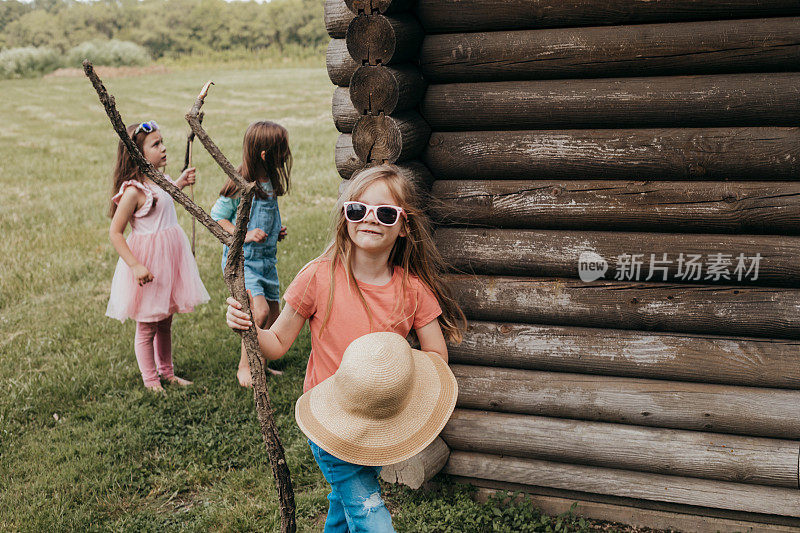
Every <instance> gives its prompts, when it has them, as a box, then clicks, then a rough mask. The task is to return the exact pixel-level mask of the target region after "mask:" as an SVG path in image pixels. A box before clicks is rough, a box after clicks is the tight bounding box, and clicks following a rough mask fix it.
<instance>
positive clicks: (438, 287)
mask: <svg viewBox="0 0 800 533" xmlns="http://www.w3.org/2000/svg"><path fill="white" fill-rule="evenodd" d="M378 181H383V182H384V183H385V184H386V185H387V186H388V187H389V190H390V191H391V193H392V196H394V198H395V201H396V202H397V205H398V206H399V207H402V208H403V209H404V210H405V212H406V215H407V217H408V218H405V219H404V218H402V217H401V219H400V222H399V223H401V224H403V229H404V230H405V234H406V236H399V237H398V238H397V241H396V242H395V244H394V247H393V248H392V251H391V253H390V254H389V263H390V264H391V265H397V266H400V267H402V268H403V280H402V285H401V291H402V292H403V293H404V292H405V290H406V287H407V283H408V276H409V275H410V274H413V275H414V276H416V277H417V278H419V280H420V281H422V283H424V284H425V285H426V286H427V287H428V288H429V289H430V290H431V291H432V292H433V294H434V296H436V300H437V301H438V302H439V306H440V307H441V308H442V314H441V316H440V317H439V325H440V326H441V328H442V332H443V333H444V336H445V338H446V339H447V340H448V341H450V342H453V343H456V344H457V343H460V342H461V339H462V332H463V331H464V330H465V329H466V322H467V321H466V318H465V316H464V313H463V312H462V311H461V308H460V307H459V306H458V304H457V303H456V301H455V300H454V299H453V298H452V296H451V295H450V291H449V289H448V288H447V286H446V285H445V284H444V281H443V274H444V272H445V270H446V267H447V265H446V263H445V261H444V259H442V256H441V255H440V254H439V251H438V250H437V249H436V246H435V244H434V243H433V236H432V232H431V225H430V221H429V220H428V217H427V216H426V215H425V213H424V212H423V211H422V201H421V200H422V199H421V194H420V191H419V190H418V188H417V187H416V185H414V184H413V183H411V182H410V181H409V180H408V179H406V178H405V177H403V175H402V174H401V172H400V169H398V168H397V167H396V166H394V165H380V166H375V167H370V168H367V169H364V170H362V171H361V172H359V173H358V174H357V175H355V176H353V177H352V178H351V179H350V181H349V183H348V186H347V188H346V189H345V190H344V192H342V194H341V196H340V197H339V200H338V201H337V202H336V207H335V208H334V211H333V220H332V228H333V229H332V233H333V235H332V238H331V242H330V243H329V244H328V246H327V248H326V249H325V252H324V253H323V254H322V257H323V258H326V259H328V260H329V261H330V295H329V297H328V305H327V309H326V310H325V317H324V318H323V320H322V327H321V328H320V334H322V332H323V331H324V329H325V325H326V324H327V322H328V318H329V317H330V313H331V309H332V307H333V290H334V274H335V270H336V266H337V264H339V263H341V264H342V266H343V267H344V269H345V273H346V276H347V278H348V280H349V282H350V285H351V287H353V288H354V289H355V291H356V293H357V294H358V296H359V298H360V299H361V303H362V304H363V305H364V309H365V310H366V311H367V316H368V317H369V319H370V322H371V321H372V313H371V312H370V309H369V306H368V305H367V301H366V299H365V298H364V294H363V293H362V292H361V289H360V288H359V287H358V283H357V282H356V278H355V276H354V275H353V270H352V268H351V264H350V262H351V260H352V254H353V243H352V241H351V240H350V236H349V234H348V231H347V220H346V219H345V218H344V209H343V205H344V202H346V201H350V200H357V199H358V198H359V197H360V196H361V194H362V193H363V192H364V191H365V190H366V189H367V187H369V186H370V185H372V184H373V183H376V182H378ZM404 300H405V299H404V298H399V299H398V306H399V307H402V305H403V302H404Z"/></svg>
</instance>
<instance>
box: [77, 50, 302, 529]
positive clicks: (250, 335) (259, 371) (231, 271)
mask: <svg viewBox="0 0 800 533" xmlns="http://www.w3.org/2000/svg"><path fill="white" fill-rule="evenodd" d="M83 70H84V72H85V73H86V76H87V77H88V78H89V79H90V80H91V82H92V85H93V86H94V88H95V91H96V92H97V95H98V97H99V98H100V102H101V103H102V104H103V107H104V108H105V111H106V114H107V115H108V118H109V119H110V120H111V125H112V126H113V128H114V131H116V133H117V135H118V136H119V138H120V139H121V140H122V142H123V143H125V146H126V147H127V148H128V151H129V152H130V154H131V156H132V157H133V159H134V161H136V163H137V164H138V165H139V168H140V169H141V170H142V172H144V173H145V175H147V177H149V178H150V179H152V180H153V181H154V182H155V183H156V184H157V185H158V186H159V187H161V188H162V189H164V190H165V191H166V192H167V193H168V194H169V195H170V196H172V197H173V198H174V199H175V200H176V201H177V202H178V203H180V204H181V205H183V206H184V207H185V208H186V210H187V211H189V213H190V214H191V215H192V216H193V217H194V218H195V219H197V220H199V221H200V223H201V224H203V225H204V226H206V227H207V228H208V230H209V231H211V233H212V234H213V235H214V236H215V237H217V238H218V239H219V240H220V241H221V242H222V243H223V244H226V245H228V247H229V250H228V259H227V263H226V265H225V274H224V278H225V283H226V285H227V286H228V290H230V292H231V294H232V295H233V297H234V298H236V299H237V300H238V301H239V302H240V303H241V304H242V308H243V310H244V311H245V312H246V313H248V314H250V315H251V318H252V314H251V312H250V301H249V299H248V297H247V292H246V290H245V286H244V253H243V247H244V238H245V234H246V233H247V223H248V222H249V219H250V206H251V204H252V200H253V195H254V194H255V191H254V189H255V187H256V184H255V183H247V182H245V181H244V180H243V179H242V177H241V176H240V175H239V174H238V173H237V172H236V170H235V169H234V168H233V165H231V163H230V162H229V161H228V159H227V158H226V157H225V156H224V155H223V154H222V152H221V151H220V150H219V148H217V146H216V145H215V144H214V142H213V141H212V140H211V138H210V137H209V136H208V134H206V132H205V131H204V130H203V128H202V127H201V126H200V122H199V120H198V118H199V113H200V107H202V105H203V101H204V99H205V97H206V94H207V93H208V87H209V86H210V85H211V82H208V83H206V85H205V86H204V87H203V90H202V91H201V92H200V95H198V97H197V100H196V101H195V103H194V105H193V106H192V108H191V110H190V111H189V113H187V114H186V120H187V121H188V122H189V126H190V127H191V128H192V131H193V132H194V133H195V135H197V137H198V138H200V141H201V142H202V143H203V146H205V147H206V149H207V150H208V152H209V153H210V154H211V156H212V157H213V158H214V160H215V161H216V162H217V164H218V165H219V166H220V167H221V168H222V170H223V171H224V172H225V173H226V174H227V175H228V176H229V177H230V178H231V179H232V180H233V181H234V183H236V184H237V185H238V186H239V189H240V190H241V191H242V201H241V202H240V203H239V208H238V209H237V212H236V231H235V232H234V234H233V235H231V234H230V233H228V232H227V231H225V230H224V229H222V228H221V227H220V226H219V224H217V223H216V222H215V221H214V220H212V219H211V217H210V216H209V215H208V214H207V213H206V212H205V211H203V210H202V209H201V208H200V207H198V206H197V205H196V204H195V203H194V202H193V201H192V200H190V199H189V198H188V197H187V196H186V195H185V194H183V192H181V191H180V189H178V188H177V187H175V186H174V185H173V184H172V183H170V182H169V180H167V179H166V178H165V177H164V175H163V174H162V173H161V172H159V171H158V170H156V169H155V168H154V167H153V165H151V164H150V163H149V162H148V161H147V160H146V159H145V158H144V156H143V155H142V154H141V152H140V151H139V149H138V147H137V146H136V144H135V143H134V142H133V139H132V138H131V137H130V136H129V135H128V133H127V131H126V130H125V124H124V123H123V122H122V118H121V117H120V114H119V112H118V111H117V109H116V105H115V103H114V97H113V96H111V95H110V94H108V91H106V88H105V87H104V86H103V83H102V81H101V80H100V78H99V77H98V76H97V74H96V73H95V72H94V68H93V67H92V64H91V63H90V62H89V61H84V62H83ZM253 323H254V324H255V321H253ZM241 335H242V339H243V341H244V346H245V350H246V352H247V358H248V361H249V363H250V372H251V375H252V377H253V395H254V398H255V404H256V412H257V414H258V420H259V423H260V425H261V434H262V436H263V438H264V443H265V444H266V446H267V452H268V454H269V461H270V466H271V467H272V473H273V476H274V477H275V482H276V487H277V489H278V495H279V503H280V513H281V532H282V533H294V532H295V531H296V530H297V522H296V518H295V503H294V491H293V489H292V480H291V477H290V473H289V467H288V465H287V464H286V458H285V455H284V451H283V445H282V444H281V441H280V438H279V436H278V429H277V426H276V424H275V419H274V418H273V416H272V406H271V404H270V400H269V393H268V391H267V378H266V374H265V372H264V364H263V362H262V360H261V357H260V356H259V355H258V354H259V352H260V350H259V347H258V336H257V333H256V329H255V326H251V327H250V329H248V330H246V331H243V332H241Z"/></svg>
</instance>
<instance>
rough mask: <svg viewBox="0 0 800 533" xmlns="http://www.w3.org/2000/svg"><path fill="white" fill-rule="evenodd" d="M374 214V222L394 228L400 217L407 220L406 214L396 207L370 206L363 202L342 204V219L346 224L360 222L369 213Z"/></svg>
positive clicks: (386, 205) (387, 205)
mask: <svg viewBox="0 0 800 533" xmlns="http://www.w3.org/2000/svg"><path fill="white" fill-rule="evenodd" d="M370 211H372V212H373V213H375V220H377V221H378V222H380V223H381V224H383V225H384V226H394V225H395V224H397V221H398V220H400V215H403V218H405V219H408V217H407V216H406V212H405V211H404V210H403V208H402V207H397V206H396V205H389V204H385V205H370V204H365V203H364V202H345V203H344V218H346V219H347V221H348V222H361V221H362V220H364V219H365V218H367V215H368V214H369V212H370Z"/></svg>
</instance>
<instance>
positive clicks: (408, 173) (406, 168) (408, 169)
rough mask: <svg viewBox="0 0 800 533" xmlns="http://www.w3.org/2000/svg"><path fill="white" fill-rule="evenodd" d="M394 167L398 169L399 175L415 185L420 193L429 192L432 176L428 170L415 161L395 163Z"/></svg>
mask: <svg viewBox="0 0 800 533" xmlns="http://www.w3.org/2000/svg"><path fill="white" fill-rule="evenodd" d="M395 166H396V167H397V168H399V169H400V172H401V174H402V175H403V176H405V177H406V179H408V180H409V181H410V182H411V183H413V184H415V185H416V186H417V187H419V188H420V189H421V190H422V191H425V192H427V191H429V190H430V188H431V183H433V176H432V175H431V172H430V170H428V167H426V166H425V165H423V164H422V163H420V162H419V161H417V160H413V161H404V162H402V163H396V164H395Z"/></svg>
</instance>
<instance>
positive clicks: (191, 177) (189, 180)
mask: <svg viewBox="0 0 800 533" xmlns="http://www.w3.org/2000/svg"><path fill="white" fill-rule="evenodd" d="M194 182H195V167H189V168H187V169H186V170H184V171H183V172H181V177H180V178H178V181H176V182H175V185H176V186H177V187H178V188H179V189H183V188H184V187H186V186H187V185H193V184H194Z"/></svg>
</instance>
